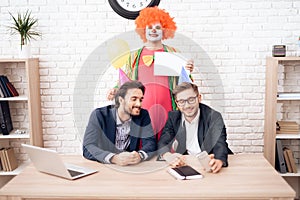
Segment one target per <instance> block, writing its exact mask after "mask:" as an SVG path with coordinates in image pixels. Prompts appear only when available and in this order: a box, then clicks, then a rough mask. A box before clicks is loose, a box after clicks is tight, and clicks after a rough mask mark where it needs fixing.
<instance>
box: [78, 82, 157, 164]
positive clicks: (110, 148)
mask: <svg viewBox="0 0 300 200" xmlns="http://www.w3.org/2000/svg"><path fill="white" fill-rule="evenodd" d="M144 93H145V87H144V85H143V84H142V83H141V82H139V81H131V82H126V83H124V84H123V85H122V86H121V87H120V89H119V90H118V92H117V93H116V95H115V102H116V104H115V106H111V105H110V106H106V107H102V108H97V109H95V110H94V111H93V112H92V113H91V116H90V119H89V122H88V125H87V128H86V131H85V135H84V138H83V156H84V157H85V158H87V159H90V160H95V161H98V162H101V163H107V164H109V163H110V164H117V165H121V166H125V165H132V164H137V163H139V162H141V161H143V160H147V159H149V158H151V157H152V156H153V155H154V154H155V150H156V141H155V136H154V132H153V129H152V125H151V120H150V116H149V114H148V111H147V110H144V109H142V101H143V99H144ZM140 144H142V148H141V149H139V146H140Z"/></svg>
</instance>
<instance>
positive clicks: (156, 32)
mask: <svg viewBox="0 0 300 200" xmlns="http://www.w3.org/2000/svg"><path fill="white" fill-rule="evenodd" d="M162 35H163V31H162V26H161V24H160V23H156V24H152V25H148V26H147V27H146V39H147V40H148V41H150V42H156V41H160V40H161V39H162Z"/></svg>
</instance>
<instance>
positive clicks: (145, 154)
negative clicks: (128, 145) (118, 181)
mask: <svg viewBox="0 0 300 200" xmlns="http://www.w3.org/2000/svg"><path fill="white" fill-rule="evenodd" d="M140 128H141V134H140V138H141V140H142V149H141V150H140V151H139V155H140V157H141V159H142V160H148V159H150V158H152V157H153V156H154V155H155V153H156V150H157V143H156V139H155V135H154V131H153V128H152V125H151V119H150V115H149V113H148V111H147V110H142V111H141V127H140Z"/></svg>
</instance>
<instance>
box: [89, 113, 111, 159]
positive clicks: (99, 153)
mask: <svg viewBox="0 0 300 200" xmlns="http://www.w3.org/2000/svg"><path fill="white" fill-rule="evenodd" d="M96 112H97V111H96V110H94V111H93V112H92V113H91V115H90V118H89V122H88V125H87V127H86V130H85V134H84V138H83V156H84V157H85V158H87V159H89V160H95V161H98V162H101V163H110V159H111V157H112V156H113V155H114V154H113V153H112V152H110V151H105V150H103V149H102V144H103V143H106V144H107V145H110V146H113V144H111V142H110V141H109V139H108V138H106V137H105V136H104V133H103V130H102V129H103V127H101V126H100V124H99V121H98V118H97V114H96ZM102 140H105V141H102Z"/></svg>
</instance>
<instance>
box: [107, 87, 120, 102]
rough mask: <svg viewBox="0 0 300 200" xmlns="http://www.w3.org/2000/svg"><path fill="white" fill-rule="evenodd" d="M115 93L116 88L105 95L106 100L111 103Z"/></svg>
mask: <svg viewBox="0 0 300 200" xmlns="http://www.w3.org/2000/svg"><path fill="white" fill-rule="evenodd" d="M117 91H118V89H117V88H112V89H110V90H109V91H108V92H107V95H106V98H107V100H109V101H112V100H113V99H114V98H115V95H116V93H117Z"/></svg>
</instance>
